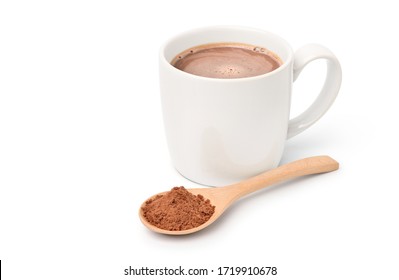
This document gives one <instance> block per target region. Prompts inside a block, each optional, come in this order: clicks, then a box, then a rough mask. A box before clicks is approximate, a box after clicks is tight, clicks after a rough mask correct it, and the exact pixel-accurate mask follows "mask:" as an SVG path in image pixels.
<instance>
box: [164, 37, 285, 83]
mask: <svg viewBox="0 0 399 280" xmlns="http://www.w3.org/2000/svg"><path fill="white" fill-rule="evenodd" d="M171 64H172V65H173V66H174V67H176V68H177V69H180V70H182V71H184V72H187V73H190V74H194V75H197V76H202V77H208V78H219V79H235V78H247V77H253V76H258V75H262V74H266V73H269V72H271V71H273V70H275V69H277V68H278V67H279V66H280V65H282V61H281V59H280V58H279V57H278V56H277V55H276V54H275V53H273V52H271V51H269V50H268V49H266V48H264V47H260V46H253V45H247V44H242V43H214V44H206V45H200V46H195V47H192V48H190V49H187V50H185V51H183V52H181V53H180V54H178V55H177V56H176V57H175V58H174V59H173V60H172V61H171Z"/></svg>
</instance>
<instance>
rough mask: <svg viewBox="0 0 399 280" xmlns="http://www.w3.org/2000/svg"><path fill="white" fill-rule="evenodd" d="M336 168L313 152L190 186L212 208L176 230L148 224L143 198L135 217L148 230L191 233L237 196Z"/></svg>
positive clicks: (212, 220)
mask: <svg viewBox="0 0 399 280" xmlns="http://www.w3.org/2000/svg"><path fill="white" fill-rule="evenodd" d="M338 168H339V164H338V162H337V161H335V160H334V159H332V158H331V157H329V156H315V157H309V158H305V159H301V160H297V161H294V162H291V163H288V164H285V165H282V166H279V167H277V168H275V169H272V170H269V171H266V172H264V173H262V174H260V175H257V176H255V177H252V178H249V179H247V180H245V181H242V182H239V183H236V184H233V185H228V186H225V187H217V188H194V189H187V191H189V192H190V193H192V194H194V195H198V194H201V195H202V196H204V198H205V199H209V200H210V202H211V204H212V205H214V206H215V212H214V213H213V215H212V216H211V218H210V219H209V220H208V221H206V222H205V223H203V224H202V225H200V226H198V227H195V228H191V229H187V230H180V231H170V230H165V229H161V228H158V227H156V226H154V225H152V224H150V223H149V222H148V221H147V219H146V218H145V217H144V213H143V210H142V207H143V206H144V205H145V202H144V203H143V204H142V206H141V207H140V210H139V217H140V220H141V222H142V223H143V224H144V225H145V226H146V227H147V228H148V229H150V230H152V231H154V232H157V233H162V234H168V235H184V234H191V233H194V232H197V231H200V230H202V229H204V228H206V227H208V226H209V225H211V224H212V223H213V222H214V221H216V220H217V219H218V218H219V217H220V216H221V215H222V214H223V212H224V211H225V210H226V209H227V208H228V207H229V206H230V205H232V204H233V203H234V202H235V201H237V200H238V199H240V198H241V197H243V196H245V195H247V194H250V193H252V192H255V191H258V190H260V189H263V188H266V187H269V186H271V185H273V184H276V183H279V182H282V181H286V180H289V179H293V178H297V177H300V176H305V175H311V174H318V173H326V172H330V171H334V170H337V169H338ZM165 193H167V192H162V193H159V194H156V195H154V196H152V197H150V198H149V199H151V198H155V197H156V196H157V195H163V194H165Z"/></svg>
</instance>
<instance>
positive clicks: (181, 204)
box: [141, 187, 215, 231]
mask: <svg viewBox="0 0 399 280" xmlns="http://www.w3.org/2000/svg"><path fill="white" fill-rule="evenodd" d="M141 209H142V211H143V215H144V217H145V218H146V219H147V221H148V222H149V223H150V224H152V225H154V226H156V227H158V228H161V229H166V230H169V231H180V230H187V229H191V228H195V227H198V226H200V225H202V224H203V223H205V222H206V221H208V220H209V219H210V217H211V216H212V215H213V213H214V212H215V206H213V205H212V204H211V202H210V201H209V199H205V198H204V197H203V196H202V195H200V194H199V195H194V194H192V193H190V192H189V191H187V190H186V189H185V188H184V187H174V188H172V190H170V191H169V192H167V193H166V194H164V195H157V196H156V197H155V198H151V199H149V200H147V201H146V202H145V205H144V206H143V207H142V208H141Z"/></svg>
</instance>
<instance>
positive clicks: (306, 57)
mask: <svg viewBox="0 0 399 280" xmlns="http://www.w3.org/2000/svg"><path fill="white" fill-rule="evenodd" d="M316 59H325V60H326V61H327V75H326V79H325V82H324V86H323V88H322V89H321V92H320V93H319V95H318V96H317V98H316V100H315V101H314V102H313V104H312V105H310V107H309V108H308V109H307V110H306V111H305V112H303V113H302V114H300V115H299V116H297V117H295V118H293V119H291V120H290V121H289V123H288V132H287V139H289V138H291V137H293V136H295V135H297V134H299V133H301V132H303V131H304V130H305V129H307V128H308V127H310V126H311V125H312V124H314V123H315V122H316V121H317V120H319V119H320V118H321V117H322V116H323V115H324V114H325V113H326V112H327V110H328V109H329V108H330V106H331V105H332V104H333V102H334V100H335V98H336V97H337V95H338V91H339V88H340V86H341V80H342V71H341V65H340V64H339V61H338V59H337V58H336V57H335V55H334V54H333V53H332V52H331V51H330V50H329V49H327V48H325V47H323V46H321V45H317V44H309V45H305V46H303V47H301V48H299V49H298V50H297V51H296V52H295V56H294V81H295V80H296V79H297V78H298V76H299V74H300V73H301V71H302V70H303V68H305V66H306V65H307V64H308V63H309V62H311V61H313V60H316Z"/></svg>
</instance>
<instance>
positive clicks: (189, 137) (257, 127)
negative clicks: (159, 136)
mask: <svg viewBox="0 0 399 280" xmlns="http://www.w3.org/2000/svg"><path fill="white" fill-rule="evenodd" d="M220 42H237V43H244V44H250V45H255V46H262V47H265V48H267V49H268V50H270V51H272V52H274V53H275V54H277V55H278V56H279V57H280V58H281V59H282V61H283V64H282V65H281V66H280V67H279V68H277V69H276V70H274V71H272V72H269V73H266V74H263V75H259V76H253V77H249V78H236V79H218V78H207V77H201V76H196V75H193V74H189V73H186V72H183V71H181V70H179V69H177V68H175V67H174V66H172V65H171V64H170V61H171V60H172V59H173V58H174V57H175V56H176V55H177V54H179V53H181V52H182V51H184V50H186V49H188V48H190V47H194V46H198V45H203V44H208V43H220ZM315 59H325V60H326V61H327V75H326V80H325V83H324V86H323V88H322V89H321V92H320V94H319V95H318V97H317V98H316V100H315V101H314V103H313V104H312V105H311V106H310V107H309V108H308V109H307V110H306V111H305V112H303V113H302V114H301V115H299V116H298V117H296V118H294V119H291V120H290V119H289V115H290V100H291V89H292V84H293V81H295V79H296V78H297V77H298V75H299V73H300V72H301V71H302V69H303V68H304V67H305V66H306V64H308V63H309V62H311V61H312V60H315ZM159 67H160V69H159V70H160V90H161V101H162V110H163V119H164V126H165V132H166V138H167V142H168V147H169V153H170V156H171V159H172V163H173V164H174V166H175V168H176V169H177V171H178V172H179V173H180V174H181V175H183V176H184V177H186V178H187V179H189V180H192V181H194V182H197V183H200V184H203V185H209V186H221V185H227V184H232V183H235V182H238V181H241V180H243V179H246V178H248V177H251V176H254V175H256V174H259V173H261V172H264V171H265V170H268V169H271V168H274V167H276V166H277V165H278V164H279V162H280V160H281V157H282V154H283V150H284V144H285V140H286V139H288V138H290V137H293V136H295V135H297V134H298V133H300V132H302V131H304V130H305V129H307V128H308V127H309V126H311V125H312V124H313V123H315V122H316V121H317V120H318V119H319V118H320V117H321V116H322V115H323V114H324V113H325V112H326V111H327V110H328V109H329V107H330V106H331V104H332V103H333V102H334V100H335V98H336V96H337V94H338V91H339V88H340V85H341V77H342V73H341V67H340V64H339V62H338V60H337V58H336V57H335V55H334V54H333V53H332V52H331V51H329V50H328V49H327V48H325V47H323V46H320V45H316V44H309V45H305V46H303V47H302V48H300V49H299V50H297V51H296V52H295V53H294V52H293V51H292V49H291V47H290V45H289V44H288V43H287V42H286V41H285V40H284V39H282V38H280V37H279V36H277V35H275V34H272V33H269V32H266V31H262V30H257V29H252V28H246V27H234V26H215V27H207V28H200V29H195V30H191V31H188V32H186V33H183V34H181V35H178V36H176V37H174V38H172V39H171V40H169V41H168V42H167V43H166V44H165V45H164V46H163V47H162V48H161V51H160V66H159Z"/></svg>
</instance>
